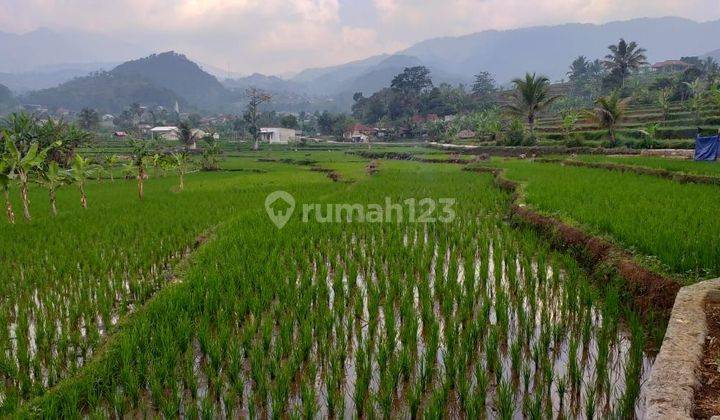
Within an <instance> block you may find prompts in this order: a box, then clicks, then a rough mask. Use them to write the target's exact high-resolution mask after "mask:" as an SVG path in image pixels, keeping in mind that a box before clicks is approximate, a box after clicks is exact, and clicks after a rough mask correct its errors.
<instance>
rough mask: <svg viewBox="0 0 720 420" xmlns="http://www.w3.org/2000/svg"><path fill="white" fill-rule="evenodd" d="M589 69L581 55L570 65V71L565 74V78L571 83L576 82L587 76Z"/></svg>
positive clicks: (588, 64)
mask: <svg viewBox="0 0 720 420" xmlns="http://www.w3.org/2000/svg"><path fill="white" fill-rule="evenodd" d="M589 68H590V62H589V61H588V60H587V58H585V56H584V55H581V56H579V57H578V58H576V59H575V60H573V62H572V64H570V70H569V71H568V72H567V76H568V78H569V79H570V81H571V82H575V81H578V80H580V79H582V78H583V77H585V76H587V74H588V71H589Z"/></svg>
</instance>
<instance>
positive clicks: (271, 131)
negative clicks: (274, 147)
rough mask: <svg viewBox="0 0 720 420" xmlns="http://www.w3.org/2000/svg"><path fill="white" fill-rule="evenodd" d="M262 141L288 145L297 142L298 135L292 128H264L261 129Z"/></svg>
mask: <svg viewBox="0 0 720 420" xmlns="http://www.w3.org/2000/svg"><path fill="white" fill-rule="evenodd" d="M260 139H261V140H262V141H266V142H268V143H270V144H288V143H294V142H295V141H296V140H297V133H296V132H295V130H294V129H292V128H282V127H263V128H260Z"/></svg>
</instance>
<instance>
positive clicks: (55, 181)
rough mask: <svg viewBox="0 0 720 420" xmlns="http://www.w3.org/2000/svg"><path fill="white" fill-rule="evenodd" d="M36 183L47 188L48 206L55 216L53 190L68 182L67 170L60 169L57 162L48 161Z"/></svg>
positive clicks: (56, 213) (56, 212)
mask: <svg viewBox="0 0 720 420" xmlns="http://www.w3.org/2000/svg"><path fill="white" fill-rule="evenodd" d="M37 183H38V184H40V185H41V186H43V187H45V188H46V189H47V190H48V196H49V198H50V208H51V209H52V213H53V216H54V217H57V215H58V211H57V205H56V204H55V202H56V200H55V192H56V191H57V189H58V188H60V187H62V186H63V185H65V184H67V183H68V174H67V172H65V171H63V170H62V169H60V165H58V163H57V162H50V163H49V164H48V166H47V168H45V170H44V171H42V172H41V173H40V176H39V177H38V179H37Z"/></svg>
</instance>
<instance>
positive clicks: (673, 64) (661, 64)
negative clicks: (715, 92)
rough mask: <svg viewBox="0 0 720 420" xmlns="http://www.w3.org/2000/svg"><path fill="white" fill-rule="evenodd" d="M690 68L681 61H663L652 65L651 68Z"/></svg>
mask: <svg viewBox="0 0 720 420" xmlns="http://www.w3.org/2000/svg"><path fill="white" fill-rule="evenodd" d="M677 66H679V67H691V65H690V64H688V63H686V62H684V61H682V60H665V61H660V62H658V63H655V64H653V65H652V66H651V67H652V68H654V69H661V68H664V67H677Z"/></svg>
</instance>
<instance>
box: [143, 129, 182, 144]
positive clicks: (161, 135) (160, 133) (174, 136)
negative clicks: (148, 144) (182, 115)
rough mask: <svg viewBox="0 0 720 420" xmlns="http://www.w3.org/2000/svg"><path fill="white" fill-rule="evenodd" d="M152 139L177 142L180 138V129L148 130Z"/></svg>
mask: <svg viewBox="0 0 720 420" xmlns="http://www.w3.org/2000/svg"><path fill="white" fill-rule="evenodd" d="M150 134H152V138H153V139H162V140H168V141H177V140H178V139H179V137H180V129H179V128H177V127H175V126H167V127H153V128H151V129H150Z"/></svg>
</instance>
